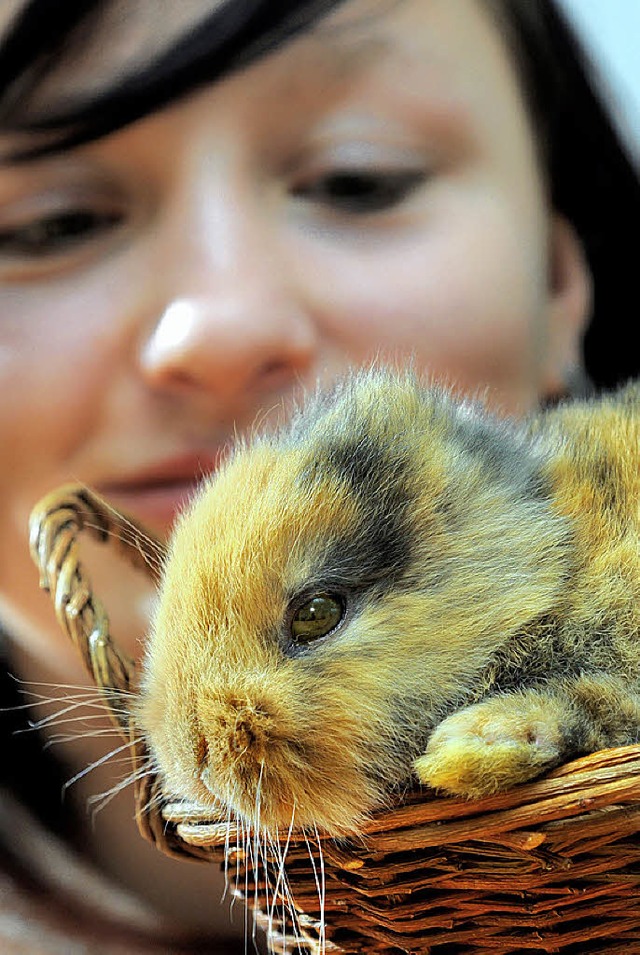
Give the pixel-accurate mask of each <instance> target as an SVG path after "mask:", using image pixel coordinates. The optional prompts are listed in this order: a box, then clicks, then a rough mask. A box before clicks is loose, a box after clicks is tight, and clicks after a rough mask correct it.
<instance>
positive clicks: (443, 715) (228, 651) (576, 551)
mask: <svg viewBox="0 0 640 955" xmlns="http://www.w3.org/2000/svg"><path fill="white" fill-rule="evenodd" d="M639 412H640V389H638V388H636V387H634V386H629V387H628V388H626V389H624V390H622V391H621V392H620V393H618V394H616V395H613V396H608V397H604V398H602V399H600V400H597V401H593V402H583V403H575V404H567V405H566V406H562V407H560V408H558V409H556V410H553V411H549V412H546V413H541V414H539V415H537V416H536V417H535V418H534V419H532V420H531V421H529V422H528V423H525V424H516V423H514V422H505V421H501V420H499V419H497V418H493V417H492V416H490V415H489V414H488V413H487V412H486V411H484V410H483V409H482V407H481V406H479V405H475V404H473V403H470V402H460V401H459V400H457V399H454V398H452V397H451V396H449V395H448V394H447V393H446V392H444V391H442V390H439V389H437V388H429V387H422V386H421V385H420V383H419V382H417V381H416V380H415V378H414V377H413V376H412V375H410V374H402V375H401V374H395V373H390V372H384V371H380V370H374V371H370V372H367V373H360V374H358V375H355V376H353V377H352V378H349V379H347V380H346V381H344V382H343V383H342V384H341V385H339V386H338V387H337V388H336V389H334V391H332V392H331V393H329V394H324V395H322V394H321V395H319V396H318V397H316V399H315V400H312V401H310V402H309V404H308V405H307V406H306V407H305V408H303V409H302V410H301V411H300V412H299V413H298V414H297V415H296V416H295V417H294V420H293V421H292V423H291V424H290V425H289V426H288V427H287V428H286V429H284V430H283V431H282V432H281V433H280V434H278V435H276V436H264V437H261V438H258V439H257V440H255V441H252V442H251V443H250V444H249V445H247V446H241V447H239V448H238V449H237V450H236V452H235V454H234V455H233V457H232V458H231V460H230V461H228V463H227V464H226V465H225V466H224V467H223V468H222V470H221V471H220V472H219V473H218V474H217V475H215V476H213V477H212V478H211V479H210V481H209V482H208V483H207V485H206V486H205V488H204V490H203V491H202V493H201V494H200V495H199V497H198V498H197V499H196V500H195V501H194V503H193V505H192V506H191V507H190V508H189V509H188V510H187V511H186V513H185V514H184V515H183V516H182V518H181V520H180V521H179V523H178V526H177V528H176V530H175V533H174V536H173V539H172V542H171V546H170V551H169V557H168V560H167V564H166V568H165V572H164V580H163V583H162V588H161V594H160V600H159V606H158V610H157V614H156V618H155V623H154V627H153V633H152V635H151V638H150V643H149V649H148V652H147V658H146V664H145V673H144V678H143V686H142V695H141V707H140V714H139V718H140V722H141V724H142V726H143V729H144V731H145V733H146V736H147V738H148V741H149V745H150V748H151V750H152V752H153V754H154V756H155V759H156V761H157V764H158V766H159V768H160V770H161V772H162V775H163V778H164V780H165V785H166V788H167V789H168V790H170V791H173V792H175V793H178V794H180V795H183V796H185V797H188V798H191V799H195V800H197V801H198V802H200V803H203V804H205V805H217V806H220V805H222V806H223V807H228V808H230V809H231V810H232V811H233V812H235V813H237V814H239V815H240V816H242V817H245V818H246V819H247V820H249V821H250V822H251V823H252V824H253V825H260V826H264V827H267V828H268V829H271V830H275V829H276V828H278V827H279V828H280V829H283V828H284V829H286V828H287V827H288V826H289V825H290V823H291V820H292V814H294V815H293V818H294V822H295V824H297V825H302V826H309V827H313V826H314V825H316V826H318V828H321V829H324V830H326V831H329V832H331V833H333V834H340V833H346V832H353V831H356V830H357V829H358V826H359V824H361V822H362V820H363V819H364V818H365V817H366V815H367V814H368V813H369V812H370V811H371V810H372V809H373V808H375V807H378V806H380V805H383V804H384V803H385V801H386V800H387V799H388V797H389V794H390V793H391V792H392V791H394V790H395V789H397V788H399V787H403V786H406V785H408V784H410V783H411V780H412V779H415V777H416V775H417V777H418V778H419V779H420V780H421V781H422V782H424V783H426V784H429V785H430V786H433V787H435V788H436V789H438V790H441V791H445V792H448V793H454V794H460V795H463V796H467V797H472V796H479V795H483V794H487V793H491V792H494V791H498V790H502V789H506V788H508V787H510V786H512V785H514V784H517V783H519V782H522V781H524V780H527V779H530V778H532V777H534V776H536V775H538V774H540V773H542V772H544V771H545V770H546V769H548V768H550V767H552V766H554V765H556V764H558V763H560V762H562V761H564V760H566V759H567V758H569V757H571V756H574V755H577V754H580V753H586V752H590V751H595V750H598V749H601V748H604V747H609V746H616V745H621V744H625V743H629V742H634V741H636V740H637V738H638V728H639V727H640V695H639V694H638V689H639V677H640V640H639V639H638V632H639V630H640V548H639V546H638V543H639V540H638V532H639V508H640V467H639V464H640V413H639ZM318 594H319V595H322V594H326V595H329V596H330V597H331V598H333V600H334V601H335V603H334V604H333V605H332V606H334V607H335V606H336V605H337V606H338V607H339V608H341V611H342V614H343V616H342V619H341V620H340V622H339V623H338V624H337V626H335V628H334V629H333V630H331V631H330V632H329V633H327V634H326V635H324V636H320V637H318V638H315V639H312V640H310V641H306V640H303V641H300V640H298V639H296V638H294V637H293V636H292V622H291V621H292V618H294V617H295V615H296V610H297V608H299V607H300V606H301V605H304V606H306V607H308V605H309V599H310V598H311V597H313V596H314V595H318ZM305 613H306V611H305Z"/></svg>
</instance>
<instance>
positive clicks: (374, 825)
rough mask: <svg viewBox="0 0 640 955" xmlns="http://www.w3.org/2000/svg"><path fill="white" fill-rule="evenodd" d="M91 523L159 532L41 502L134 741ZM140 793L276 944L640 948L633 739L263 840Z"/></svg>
mask: <svg viewBox="0 0 640 955" xmlns="http://www.w3.org/2000/svg"><path fill="white" fill-rule="evenodd" d="M83 532H86V533H89V534H90V535H91V536H93V537H94V538H96V539H98V540H101V541H103V542H104V543H105V544H107V545H108V546H118V547H119V548H120V549H121V551H122V553H123V554H124V555H125V556H126V557H127V558H128V559H130V560H131V562H132V563H133V564H135V565H136V566H138V567H155V566H156V565H157V554H158V550H159V549H160V546H161V545H160V544H159V542H157V541H151V540H150V539H149V538H148V535H147V534H146V533H145V532H144V531H143V529H142V528H137V527H136V526H135V525H133V524H132V523H131V522H130V521H129V520H128V519H124V518H121V517H120V516H119V515H117V514H116V513H115V512H114V511H112V509H111V508H109V506H108V505H106V504H105V502H103V501H102V500H101V499H100V498H98V497H96V496H95V495H94V494H93V493H92V492H90V491H88V490H87V489H86V488H84V487H79V486H75V485H73V486H67V487H63V488H61V489H59V490H58V491H55V492H53V493H52V494H50V495H48V496H47V497H46V498H44V499H43V500H42V501H41V502H40V504H39V505H38V506H37V507H36V508H35V509H34V512H33V514H32V520H31V549H32V554H33V557H34V560H35V562H36V564H37V566H38V567H39V570H40V577H41V586H42V587H44V588H45V589H46V590H48V591H49V593H50V594H51V597H52V600H53V603H54V607H55V611H56V614H57V617H58V620H59V622H60V624H61V626H62V627H63V629H64V630H65V631H66V632H67V633H68V634H69V636H70V638H71V639H72V640H73V642H74V643H75V644H76V646H77V648H78V650H79V652H80V653H81V655H82V658H83V660H84V662H85V665H86V667H87V669H88V670H89V672H90V674H91V675H92V677H93V679H94V680H95V682H96V684H97V686H98V687H100V689H101V691H102V693H103V696H104V699H105V704H106V706H107V707H108V708H109V710H110V712H111V714H112V717H113V719H114V721H115V722H116V724H117V725H118V726H119V728H120V730H121V731H122V733H123V735H124V737H125V739H129V740H131V741H133V740H137V739H138V736H137V734H136V732H135V727H134V726H133V725H132V721H131V720H128V721H127V720H126V719H124V718H123V716H122V712H121V707H120V705H119V699H116V697H118V691H120V690H122V689H129V688H131V687H135V666H134V663H133V661H131V660H129V659H128V658H127V657H125V656H124V655H123V654H122V653H121V652H120V651H119V650H118V649H117V648H116V647H115V646H114V644H113V641H112V640H111V637H110V634H109V623H108V616H107V614H106V612H105V610H104V608H103V606H102V604H101V603H100V601H99V599H98V598H97V596H96V595H95V594H94V593H93V592H92V588H91V585H90V583H89V581H88V580H87V578H86V575H85V573H84V571H83V568H82V565H81V562H80V558H79V536H80V535H81V533H83ZM151 557H153V560H151V559H150V558H151ZM114 691H115V695H114ZM116 704H118V705H116ZM131 757H132V760H133V762H134V764H140V763H141V762H142V761H144V760H145V759H146V752H145V750H144V746H143V744H141V743H140V742H135V743H134V742H131ZM135 801H136V816H137V820H138V825H139V828H140V831H141V833H142V834H143V835H144V836H145V838H147V839H149V840H150V841H152V842H154V843H155V844H156V845H157V846H158V848H159V849H161V850H162V851H163V852H165V853H167V854H169V855H173V856H181V857H185V856H186V857H192V858H198V859H202V860H205V861H210V862H214V863H218V864H222V865H224V866H225V868H226V871H227V873H228V877H229V879H230V881H231V882H232V884H233V885H234V887H235V891H236V892H237V893H238V894H239V895H242V896H243V897H244V898H245V899H246V900H247V903H248V904H249V905H250V906H251V907H252V908H253V910H254V914H255V916H256V919H257V921H258V922H259V923H260V924H261V925H262V926H263V927H264V928H265V930H266V932H267V937H268V939H269V945H270V949H271V951H273V952H291V953H293V952H296V951H300V952H302V953H309V955H320V953H322V952H327V953H329V952H347V953H371V955H399V953H403V952H404V953H416V955H418V953H421V955H423V953H424V955H426V953H431V952H433V953H440V955H449V953H452V955H453V953H460V955H463V953H487V952H494V953H521V952H535V951H538V952H562V953H566V955H569V953H570V955H583V953H584V955H586V953H612V955H613V953H638V955H640V838H639V837H638V832H639V830H640V746H627V747H622V748H620V749H614V750H607V751H604V752H601V753H596V754H594V755H592V756H587V757H584V758H582V759H578V760H575V761H574V762H572V763H569V764H567V765H565V766H563V767H560V768H559V769H557V770H555V771H554V772H552V773H550V774H548V775H547V776H545V777H544V778H542V779H540V780H537V781H535V782H533V783H529V784H526V785H522V786H519V787H517V788H516V789H514V790H512V791H511V792H509V793H506V794H500V795H497V796H492V797H488V798H485V799H482V800H476V801H465V800H460V799H450V798H440V797H437V796H435V795H434V794H433V793H431V792H429V791H428V790H424V789H419V788H417V789H416V790H414V791H413V792H411V793H408V794H405V795H404V796H403V797H402V798H400V797H399V798H398V799H397V800H396V802H395V804H394V806H393V807H392V808H390V809H387V810H385V811H381V812H379V813H377V814H376V815H375V816H374V817H373V818H372V819H371V820H370V821H369V822H368V824H367V825H366V827H365V829H364V830H363V832H362V835H361V837H360V838H358V839H354V840H350V841H341V842H336V841H334V840H331V839H329V838H325V837H323V836H322V834H320V835H317V834H314V835H313V836H312V837H305V834H304V833H301V832H296V831H293V832H290V833H285V834H283V837H282V839H281V840H280V842H279V844H276V845H273V844H269V845H267V844H266V842H265V840H264V839H262V838H260V837H259V836H258V835H256V834H252V833H247V832H246V831H245V830H244V829H243V827H242V825H241V824H240V823H235V822H229V821H228V820H226V819H224V820H223V819H211V818H210V817H205V816H204V815H203V813H202V812H201V811H199V810H198V809H197V808H196V807H194V806H190V805H187V804H185V803H176V802H172V801H171V800H170V799H169V798H167V797H165V796H164V794H163V793H162V790H161V784H160V781H159V780H158V779H157V778H155V777H149V776H144V777H143V779H142V780H141V781H140V782H139V783H138V784H136V791H135ZM283 855H284V856H286V861H285V865H284V868H283V866H282V865H281V860H282V858H283ZM292 900H293V901H292Z"/></svg>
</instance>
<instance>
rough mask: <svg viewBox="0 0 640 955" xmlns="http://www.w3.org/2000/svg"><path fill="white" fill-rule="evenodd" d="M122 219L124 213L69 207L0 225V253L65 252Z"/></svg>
mask: <svg viewBox="0 0 640 955" xmlns="http://www.w3.org/2000/svg"><path fill="white" fill-rule="evenodd" d="M121 222H122V214H121V213H118V212H96V211H94V210H87V209H69V210H67V211H65V212H56V213H55V214H51V215H46V216H41V217H40V218H37V219H33V220H31V221H30V222H25V223H23V224H20V225H15V226H11V227H9V228H7V227H4V228H3V227H2V226H0V255H3V256H5V257H13V258H44V257H46V256H54V255H62V254H64V253H65V252H66V251H67V250H70V249H72V248H73V247H74V246H77V245H80V244H81V243H83V242H89V241H91V240H92V239H95V238H98V237H99V236H100V235H101V234H102V233H103V232H106V231H108V230H110V229H113V228H115V227H117V226H118V225H120V224H121Z"/></svg>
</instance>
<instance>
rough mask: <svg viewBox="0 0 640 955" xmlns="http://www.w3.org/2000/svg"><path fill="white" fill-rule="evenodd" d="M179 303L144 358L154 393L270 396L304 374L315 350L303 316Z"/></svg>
mask: <svg viewBox="0 0 640 955" xmlns="http://www.w3.org/2000/svg"><path fill="white" fill-rule="evenodd" d="M242 292H243V290H242V288H240V289H239V290H238V296H237V299H235V300H234V301H231V300H226V301H222V300H220V299H219V298H217V297H216V295H215V292H214V291H213V290H212V292H211V294H210V295H205V294H201V295H200V296H193V297H190V298H189V297H176V298H174V299H173V300H172V301H171V302H170V303H169V304H168V305H167V306H166V308H165V309H164V310H163V312H162V314H161V315H160V317H159V319H158V321H157V322H156V323H155V325H154V327H153V329H152V331H151V333H150V334H149V335H148V337H147V339H146V342H145V344H144V346H143V349H142V353H141V362H140V363H141V367H142V370H143V374H144V376H145V378H146V380H147V382H148V383H149V384H150V385H151V386H152V387H154V388H155V389H160V390H169V391H180V392H184V391H189V390H193V391H199V392H210V393H212V394H215V395H217V396H218V397H220V398H224V397H229V396H232V395H234V394H238V395H241V394H246V393H248V392H251V391H253V392H256V393H261V392H268V391H270V390H273V389H278V388H279V387H282V386H283V385H286V384H288V383H290V382H291V381H293V380H295V379H296V378H298V377H300V376H302V375H305V374H306V373H307V371H308V370H309V367H310V366H311V364H312V363H313V360H314V355H315V352H316V341H315V334H314V330H313V328H312V325H311V323H310V322H309V321H307V320H306V318H305V317H304V316H293V315H291V314H287V311H286V306H284V307H283V309H282V311H280V312H277V311H276V310H274V309H273V308H270V307H269V305H268V304H267V303H264V304H263V305H261V303H260V301H259V300H255V301H252V302H243V301H241V299H242V298H243V295H242Z"/></svg>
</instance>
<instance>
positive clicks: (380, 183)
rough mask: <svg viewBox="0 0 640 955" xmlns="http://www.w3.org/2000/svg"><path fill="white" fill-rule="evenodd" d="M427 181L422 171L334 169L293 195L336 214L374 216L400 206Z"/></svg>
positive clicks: (304, 184) (296, 188)
mask: <svg viewBox="0 0 640 955" xmlns="http://www.w3.org/2000/svg"><path fill="white" fill-rule="evenodd" d="M426 178H427V174H426V173H425V171H424V170H422V169H420V170H418V169H402V170H395V171H390V172H369V171H368V170H359V169H353V170H351V169H349V170H335V171H333V172H331V173H328V174H326V175H324V176H319V177H317V178H316V179H313V180H311V181H308V182H305V183H302V184H301V185H298V186H296V187H295V188H294V189H293V190H292V193H293V195H294V196H295V197H296V198H299V199H304V200H305V201H306V202H314V203H317V204H319V205H324V206H328V207H330V208H331V209H334V210H336V211H337V212H345V213H350V214H355V215H367V214H369V215H372V214H374V213H376V212H384V211H386V210H387V209H392V208H394V206H397V205H400V203H402V202H403V201H404V200H405V199H406V198H408V196H409V195H410V194H411V193H412V192H413V191H414V190H415V189H417V188H418V187H419V186H420V185H421V184H422V183H423V182H424V181H425V179H426Z"/></svg>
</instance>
